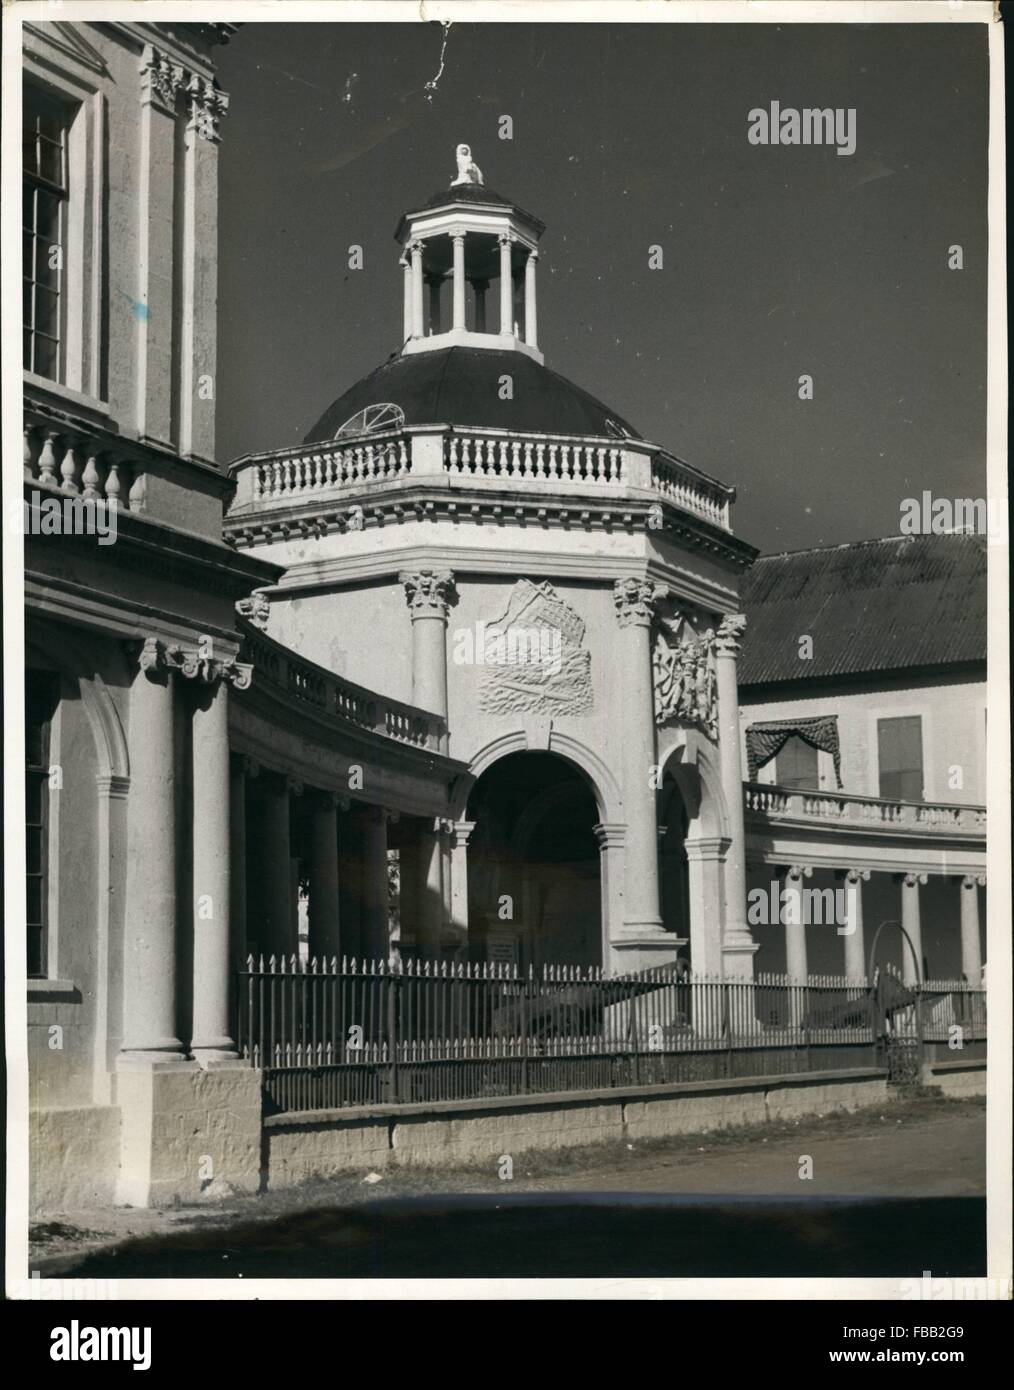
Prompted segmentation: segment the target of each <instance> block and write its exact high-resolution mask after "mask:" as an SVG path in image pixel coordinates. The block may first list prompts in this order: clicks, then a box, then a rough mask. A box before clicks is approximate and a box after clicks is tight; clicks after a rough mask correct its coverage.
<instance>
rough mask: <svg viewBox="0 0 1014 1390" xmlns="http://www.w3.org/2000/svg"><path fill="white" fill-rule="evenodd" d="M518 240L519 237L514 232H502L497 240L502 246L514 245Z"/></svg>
mask: <svg viewBox="0 0 1014 1390" xmlns="http://www.w3.org/2000/svg"><path fill="white" fill-rule="evenodd" d="M516 241H517V237H516V236H515V235H514V233H513V232H501V233H500V234H499V236H498V237H497V242H498V243H499V244H500V245H501V246H513V245H514V243H515V242H516Z"/></svg>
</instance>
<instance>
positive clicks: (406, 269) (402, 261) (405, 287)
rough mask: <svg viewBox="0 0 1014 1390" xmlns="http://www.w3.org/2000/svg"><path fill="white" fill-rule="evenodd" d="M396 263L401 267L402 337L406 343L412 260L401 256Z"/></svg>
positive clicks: (409, 327) (407, 337) (409, 325)
mask: <svg viewBox="0 0 1014 1390" xmlns="http://www.w3.org/2000/svg"><path fill="white" fill-rule="evenodd" d="M398 264H399V265H400V266H401V268H402V272H403V274H402V277H401V279H402V337H403V339H404V340H405V342H406V343H407V342H408V340H409V338H411V336H412V262H411V260H410V259H409V257H408V256H401V257H399V259H398Z"/></svg>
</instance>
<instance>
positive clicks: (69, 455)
mask: <svg viewBox="0 0 1014 1390" xmlns="http://www.w3.org/2000/svg"><path fill="white" fill-rule="evenodd" d="M77 473H78V462H77V453H76V441H75V440H74V439H72V438H68V440H67V448H66V450H65V452H64V455H63V462H62V463H61V464H60V479H61V481H60V491H61V492H66V493H67V494H68V495H69V496H71V497H76V496H77V494H78V485H77Z"/></svg>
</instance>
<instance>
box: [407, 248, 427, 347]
mask: <svg viewBox="0 0 1014 1390" xmlns="http://www.w3.org/2000/svg"><path fill="white" fill-rule="evenodd" d="M409 250H410V251H411V253H412V336H413V337H414V338H421V337H423V335H424V334H425V332H426V328H425V324H424V321H423V244H422V242H421V241H419V240H418V239H417V240H415V241H413V242H412V243H411V245H410V246H409Z"/></svg>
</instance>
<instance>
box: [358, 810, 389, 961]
mask: <svg viewBox="0 0 1014 1390" xmlns="http://www.w3.org/2000/svg"><path fill="white" fill-rule="evenodd" d="M359 821H360V829H361V834H362V865H363V877H362V889H363V891H362V944H363V956H364V957H365V959H366V960H383V961H386V960H387V955H388V944H389V943H388V888H387V817H386V815H385V814H384V811H383V809H382V808H381V807H380V806H364V807H362V809H361V812H360V816H359Z"/></svg>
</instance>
